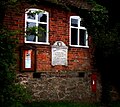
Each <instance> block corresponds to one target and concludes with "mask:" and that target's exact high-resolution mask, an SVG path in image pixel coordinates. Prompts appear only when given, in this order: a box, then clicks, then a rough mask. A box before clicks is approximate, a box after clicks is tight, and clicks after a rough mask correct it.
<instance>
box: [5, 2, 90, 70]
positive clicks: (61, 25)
mask: <svg viewBox="0 0 120 107" xmlns="http://www.w3.org/2000/svg"><path fill="white" fill-rule="evenodd" d="M29 7H31V6H30V5H25V3H24V4H21V5H18V6H17V8H16V9H15V8H14V9H9V10H8V12H7V13H6V17H5V24H6V25H7V26H8V27H9V28H10V29H11V30H21V31H22V33H20V34H18V35H17V36H16V37H17V38H19V43H20V45H22V44H23V43H24V25H25V22H24V20H25V14H24V13H25V9H26V8H29ZM36 8H39V9H42V10H45V11H47V12H49V17H50V19H49V30H50V32H49V42H50V45H40V44H39V45H37V44H36V45H35V46H36V47H37V52H36V64H37V68H36V70H37V71H38V72H41V71H60V70H62V71H89V70H92V55H91V47H89V48H75V47H70V46H69V18H70V16H71V15H74V14H75V13H73V12H71V11H67V10H64V9H60V8H59V7H58V8H57V7H53V6H43V5H39V6H38V7H36ZM17 9H18V10H17ZM56 41H63V42H64V43H65V44H66V46H68V66H60V65H58V66H52V65H51V46H52V45H53V44H54V43H55V42H56ZM89 45H90V44H89ZM18 65H19V64H18Z"/></svg>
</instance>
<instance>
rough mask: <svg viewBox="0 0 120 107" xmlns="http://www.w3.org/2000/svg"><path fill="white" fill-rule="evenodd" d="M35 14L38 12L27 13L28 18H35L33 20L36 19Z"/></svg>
mask: <svg viewBox="0 0 120 107" xmlns="http://www.w3.org/2000/svg"><path fill="white" fill-rule="evenodd" d="M35 15H36V14H33V13H32V12H28V13H27V19H33V20H35Z"/></svg>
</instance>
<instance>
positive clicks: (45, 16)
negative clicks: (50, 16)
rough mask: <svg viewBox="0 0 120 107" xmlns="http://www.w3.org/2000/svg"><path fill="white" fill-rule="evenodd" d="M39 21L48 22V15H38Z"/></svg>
mask: <svg viewBox="0 0 120 107" xmlns="http://www.w3.org/2000/svg"><path fill="white" fill-rule="evenodd" d="M38 21H40V22H47V15H46V14H42V13H39V14H38Z"/></svg>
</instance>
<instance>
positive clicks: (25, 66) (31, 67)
mask: <svg viewBox="0 0 120 107" xmlns="http://www.w3.org/2000/svg"><path fill="white" fill-rule="evenodd" d="M20 71H22V72H25V71H36V48H35V47H33V46H29V45H24V46H21V47H20Z"/></svg>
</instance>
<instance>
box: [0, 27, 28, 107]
mask: <svg viewBox="0 0 120 107" xmlns="http://www.w3.org/2000/svg"><path fill="white" fill-rule="evenodd" d="M15 34H16V32H13V31H9V30H8V29H6V28H3V29H0V52H1V53H0V85H1V86H0V87H1V88H0V106H1V107H22V103H23V102H26V101H27V100H28V99H29V95H28V92H27V90H26V89H25V88H24V87H23V86H21V85H20V84H16V83H15V79H16V63H17V62H16V61H17V60H16V58H17V57H16V54H15V49H16V44H17V39H16V38H15V37H14V36H15Z"/></svg>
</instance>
